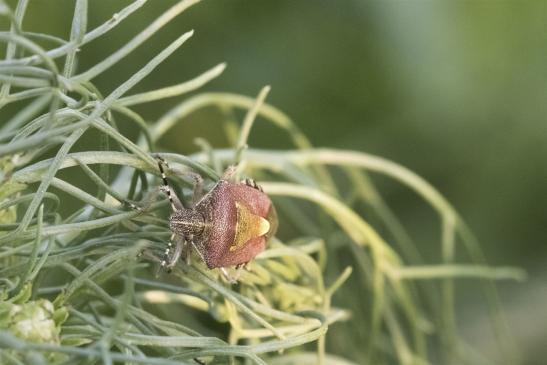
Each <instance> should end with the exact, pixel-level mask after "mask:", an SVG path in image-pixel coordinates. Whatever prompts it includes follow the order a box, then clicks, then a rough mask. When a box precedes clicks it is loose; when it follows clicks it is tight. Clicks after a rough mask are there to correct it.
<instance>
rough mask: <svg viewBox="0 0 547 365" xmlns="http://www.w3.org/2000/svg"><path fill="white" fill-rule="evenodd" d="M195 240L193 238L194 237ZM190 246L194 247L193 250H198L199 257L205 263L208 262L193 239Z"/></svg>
mask: <svg viewBox="0 0 547 365" xmlns="http://www.w3.org/2000/svg"><path fill="white" fill-rule="evenodd" d="M192 238H193V237H192ZM189 241H190V244H191V245H192V247H193V248H195V249H196V252H197V253H198V255H199V257H200V258H201V259H202V260H203V262H207V261H205V256H203V253H202V252H201V250H200V249H199V248H198V246H197V245H196V243H195V242H194V240H193V239H190V240H189Z"/></svg>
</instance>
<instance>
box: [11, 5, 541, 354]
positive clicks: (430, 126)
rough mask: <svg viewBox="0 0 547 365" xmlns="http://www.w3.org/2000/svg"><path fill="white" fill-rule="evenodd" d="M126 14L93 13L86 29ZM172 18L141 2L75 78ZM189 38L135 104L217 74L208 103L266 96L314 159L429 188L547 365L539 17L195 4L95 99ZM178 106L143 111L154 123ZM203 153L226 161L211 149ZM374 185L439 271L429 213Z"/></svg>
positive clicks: (32, 23)
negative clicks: (396, 175) (354, 163)
mask: <svg viewBox="0 0 547 365" xmlns="http://www.w3.org/2000/svg"><path fill="white" fill-rule="evenodd" d="M9 3H10V5H15V2H14V1H10V2H9ZM129 3H130V1H119V0H101V1H100V0H94V1H91V2H90V9H89V11H90V19H89V25H88V28H90V29H91V28H93V27H95V26H97V25H98V24H100V23H102V22H104V21H105V20H106V19H108V18H109V17H110V16H111V14H113V13H114V12H116V11H118V10H119V9H121V8H122V7H123V6H125V5H127V4H129ZM173 3H174V1H163V0H162V1H159V0H154V1H149V3H148V4H146V5H145V6H144V7H143V8H142V9H141V10H140V11H138V12H137V13H135V14H134V15H132V16H131V17H130V18H129V19H128V20H127V21H125V22H123V23H122V25H121V26H119V27H118V28H116V30H115V31H114V33H113V34H114V36H110V37H106V38H104V39H102V38H100V39H98V40H96V41H94V42H92V43H91V44H89V45H88V46H86V47H85V48H84V49H83V51H82V52H81V53H80V54H79V56H80V60H81V62H80V65H79V70H80V71H82V70H85V69H87V68H89V67H91V66H92V65H93V64H95V63H97V62H99V61H100V60H102V59H103V58H104V57H105V56H107V55H109V54H110V53H111V52H113V51H114V50H115V49H117V48H118V47H119V46H120V45H121V44H124V43H126V42H127V41H128V40H129V39H130V38H131V37H132V36H134V35H135V34H137V33H138V32H139V31H140V30H141V29H142V28H144V26H146V25H147V24H149V23H150V22H151V21H153V19H155V18H156V17H157V16H158V15H159V14H160V13H162V12H163V11H164V10H165V9H167V8H168V7H169V6H170V5H171V4H173ZM73 6H74V2H73V1H72V0H63V1H61V0H47V1H46V0H34V1H31V2H30V7H29V11H28V17H27V18H26V19H25V21H24V29H25V30H35V31H41V32H50V33H52V34H55V35H59V36H61V37H64V38H68V36H69V33H70V24H69V19H71V16H72V12H73ZM44 16H47V17H48V19H47V21H46V20H45V19H44ZM190 29H195V31H196V33H195V35H194V37H193V38H192V39H191V40H190V41H189V42H188V44H187V45H185V46H184V47H182V48H181V49H180V50H179V51H177V52H176V53H175V54H174V55H173V56H172V57H171V58H169V59H168V60H167V61H166V62H165V63H164V64H162V65H161V66H160V67H159V69H158V70H157V71H156V72H155V73H154V74H153V77H149V78H147V79H145V80H144V81H143V82H142V83H141V84H139V86H138V88H136V90H134V91H135V92H137V91H143V90H149V89H153V88H157V87H161V86H166V85H170V84H174V83H177V82H181V81H184V80H186V79H190V78H192V77H193V76H194V75H197V74H198V73H201V72H203V71H205V70H206V69H208V68H210V67H212V66H214V65H215V64H218V63H220V62H227V64H228V68H227V69H226V71H225V72H224V74H223V75H222V76H221V77H220V78H218V79H216V80H215V81H213V82H212V83H210V84H209V85H207V86H206V87H205V88H204V89H202V90H210V91H230V92H237V93H242V94H246V95H249V96H255V95H256V94H257V93H258V91H259V89H260V88H261V87H262V86H264V85H267V84H269V85H271V86H272V91H271V93H270V95H269V97H268V102H269V103H271V104H273V105H275V106H277V107H279V108H280V109H281V110H283V111H285V112H286V113H287V114H288V115H289V116H290V117H292V118H293V120H294V121H295V122H296V123H297V124H298V126H299V127H300V128H301V129H302V130H303V131H304V132H305V134H307V135H308V136H309V137H310V139H311V140H312V142H313V143H314V144H315V145H316V146H328V147H335V148H343V149H356V150H361V151H366V152H369V153H373V154H377V155H379V156H383V157H386V158H389V159H391V160H393V161H396V162H398V163H400V164H402V165H404V166H406V167H408V168H410V169H411V170H413V171H415V172H416V173H418V174H419V175H421V176H423V177H424V178H426V179H427V180H428V181H429V182H431V183H432V184H433V185H434V186H435V187H437V188H438V189H439V190H440V191H441V192H442V193H443V194H444V195H445V196H446V197H447V198H448V199H449V201H450V202H452V203H453V204H454V205H455V206H456V208H457V209H458V211H459V212H460V213H461V215H462V216H463V217H464V218H465V219H466V220H467V222H468V223H469V225H470V226H471V228H472V230H473V231H474V232H475V233H476V235H477V237H478V238H479V240H480V242H481V243H482V247H483V248H484V251H485V253H486V256H487V258H488V261H489V263H491V264H494V265H517V266H521V267H523V268H525V269H526V270H527V271H528V273H529V276H530V277H529V280H528V281H527V282H526V283H524V284H515V283H502V284H500V286H499V287H500V289H501V297H502V300H503V302H504V305H505V308H506V310H507V314H508V317H509V321H510V329H511V331H512V333H513V335H514V337H515V339H516V340H517V342H518V345H519V348H520V351H521V355H522V357H523V359H524V362H525V363H527V364H540V363H543V361H545V360H544V359H545V356H546V355H547V353H546V352H545V351H546V350H545V343H546V341H547V313H546V312H545V303H547V272H546V270H545V267H546V264H547V208H546V207H547V163H546V162H545V161H546V156H547V121H546V118H545V117H546V112H547V108H546V105H547V2H545V1H458V2H433V1H415V2H407V1H388V2H385V1H362V0H354V1H352V0H347V1H334V0H333V1H326V0H275V1H262V0H230V1H228V0H222V1H221V0H209V1H203V2H202V3H201V4H199V5H197V6H194V7H193V8H192V9H190V10H189V11H187V12H185V13H184V14H183V15H182V16H180V17H178V18H177V19H175V20H174V21H173V22H172V23H170V24H169V25H168V26H167V27H166V28H165V29H163V30H162V31H161V32H160V33H159V34H158V35H156V36H154V38H153V40H152V42H148V43H147V45H146V46H145V47H141V48H139V49H138V50H137V51H135V52H133V53H132V54H131V55H130V56H129V57H127V58H126V59H125V60H124V61H123V62H120V63H119V64H117V65H116V66H115V68H114V69H112V70H111V71H110V72H107V73H105V76H101V77H99V78H97V79H96V80H95V82H96V84H97V85H98V86H99V88H100V89H101V90H103V92H104V93H105V94H106V93H108V91H110V90H112V89H113V88H114V87H115V86H116V85H118V84H119V83H121V82H123V81H124V80H126V79H127V78H128V77H129V76H130V75H131V74H132V73H133V72H134V71H135V70H136V69H138V68H139V67H141V66H142V65H143V64H145V63H146V62H147V61H148V60H149V59H151V58H152V57H153V55H155V54H156V53H157V52H159V51H160V50H161V49H162V48H163V47H165V46H166V45H167V44H168V43H169V42H170V41H172V40H173V39H175V37H176V36H178V35H180V34H182V33H183V32H185V31H187V30H190ZM179 101H180V99H176V98H175V99H171V100H168V101H162V102H157V103H151V104H146V105H144V106H142V107H140V109H138V110H137V111H139V112H140V113H141V114H142V115H143V116H144V117H145V118H146V119H148V120H155V119H157V118H158V117H159V116H160V115H162V114H163V113H164V112H166V111H167V110H168V109H169V108H170V107H171V106H173V105H175V104H176V103H177V102H179ZM191 119H192V120H191V121H190V123H187V124H185V126H184V127H183V128H179V129H176V130H175V131H174V132H173V133H171V134H170V135H169V136H167V137H166V138H165V139H164V140H163V142H164V143H163V145H164V147H165V148H170V149H174V150H177V151H178V152H183V153H189V152H192V151H195V150H197V147H196V146H195V145H194V143H193V139H194V138H195V137H198V136H201V135H206V136H208V137H210V136H211V134H213V135H214V134H215V133H214V131H215V129H216V128H217V127H218V124H216V123H217V122H218V120H220V116H219V115H216V114H214V113H212V112H201V113H199V114H196V115H193V116H192V118H191ZM122 127H123V126H122ZM127 133H128V134H131V131H130V130H127ZM217 134H218V133H217ZM250 141H251V142H250V144H251V147H264V148H288V147H289V146H290V145H289V144H288V142H287V140H286V138H283V135H282V134H279V135H278V134H277V133H276V132H274V131H273V130H272V129H270V127H268V126H266V125H261V124H260V123H257V125H256V129H254V130H253V132H252V135H251V139H250ZM211 142H212V143H214V144H215V146H216V147H226V146H227V145H226V141H225V140H224V139H223V138H222V137H220V136H219V137H218V139H217V140H213V141H211ZM376 182H377V183H378V185H379V186H380V187H381V190H382V192H383V193H384V194H385V197H386V199H387V201H388V202H389V203H390V205H391V206H392V207H393V208H394V210H395V212H396V213H397V214H398V216H399V217H400V218H401V219H402V221H403V222H404V224H405V227H406V228H407V229H408V230H409V231H410V232H411V233H412V234H413V237H414V238H415V240H416V242H417V243H418V246H419V247H420V248H421V249H422V251H423V252H424V254H425V256H426V257H428V258H429V259H430V260H431V261H432V262H435V261H436V260H439V256H440V252H439V251H440V249H439V246H440V245H439V228H438V227H439V224H438V221H437V218H436V217H435V216H434V215H433V213H432V212H431V211H430V210H429V208H427V207H426V206H425V204H423V203H421V202H420V201H419V200H418V199H417V197H416V196H414V195H413V193H410V192H409V191H408V190H407V189H406V188H404V187H401V186H400V185H398V184H395V183H393V182H390V181H387V180H386V179H377V180H376ZM463 259H467V258H465V257H463V258H462V260H463ZM461 287H462V288H465V289H466V290H464V291H460V293H462V292H465V293H466V294H465V297H460V298H458V308H459V309H458V310H459V312H460V315H461V316H463V318H464V319H465V320H464V321H463V323H464V327H463V328H462V330H463V333H464V335H465V337H466V338H467V339H468V340H469V341H470V342H471V343H475V344H477V346H478V347H479V348H481V349H483V350H484V351H485V352H487V353H488V352H495V351H496V350H495V348H490V347H489V346H491V344H492V341H491V340H490V339H489V338H488V336H489V335H487V334H486V333H485V332H484V326H485V325H486V324H485V323H486V321H487V319H486V314H485V313H484V309H483V308H482V307H480V306H479V305H480V304H481V303H480V302H481V300H482V297H481V296H480V295H479V294H478V290H475V289H477V288H476V284H473V283H471V282H466V281H462V282H461ZM460 323H462V322H460Z"/></svg>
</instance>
